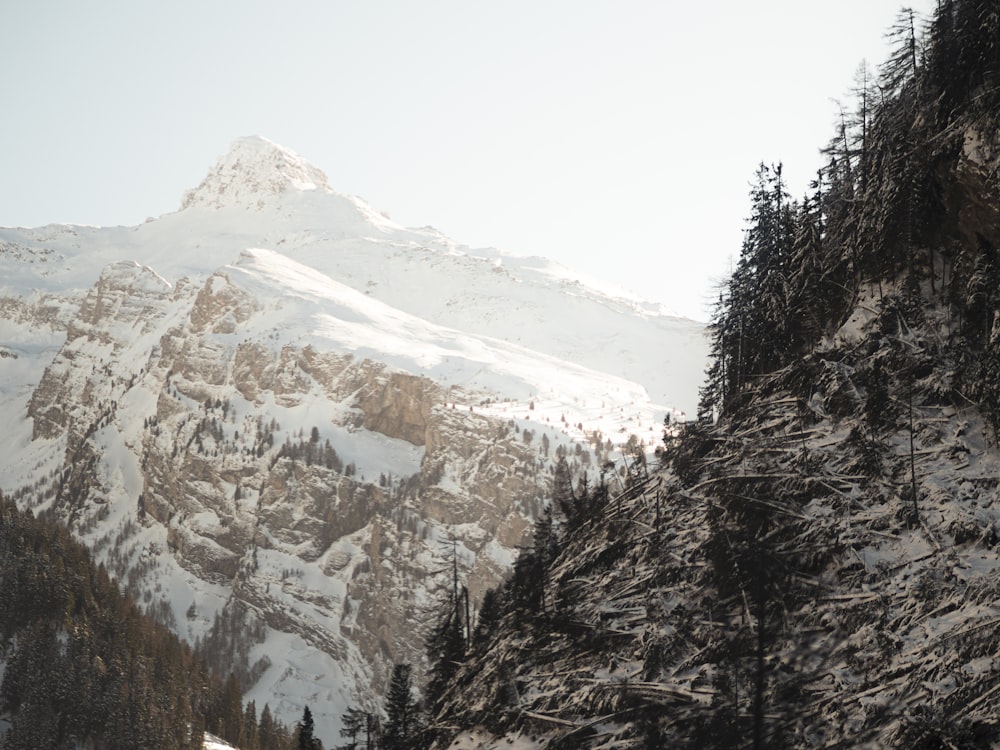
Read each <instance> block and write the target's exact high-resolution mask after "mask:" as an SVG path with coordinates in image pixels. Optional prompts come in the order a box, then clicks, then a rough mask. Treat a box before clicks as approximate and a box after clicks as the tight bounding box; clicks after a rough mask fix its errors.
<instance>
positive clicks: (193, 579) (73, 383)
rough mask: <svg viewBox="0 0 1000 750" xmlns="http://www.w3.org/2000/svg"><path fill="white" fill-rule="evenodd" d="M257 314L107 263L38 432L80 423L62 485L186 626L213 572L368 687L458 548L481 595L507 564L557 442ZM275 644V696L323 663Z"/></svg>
mask: <svg viewBox="0 0 1000 750" xmlns="http://www.w3.org/2000/svg"><path fill="white" fill-rule="evenodd" d="M258 314H262V315H266V314H267V313H266V312H263V313H262V303H261V302H260V301H259V300H256V299H254V297H253V296H252V295H251V294H249V293H248V292H247V291H246V290H244V289H241V288H239V287H237V286H235V285H233V284H232V283H231V280H230V279H229V278H228V277H227V276H226V274H225V273H223V272H220V273H217V274H215V275H213V276H211V277H210V278H209V279H208V280H207V281H206V282H205V283H204V284H203V285H201V286H199V287H195V286H193V285H191V284H179V285H178V286H177V287H176V288H171V287H170V286H169V285H168V284H166V283H165V282H163V281H162V279H159V277H157V276H156V275H155V274H154V273H153V272H152V271H150V270H149V269H145V268H142V267H140V266H138V265H136V264H116V265H113V266H111V267H109V268H108V269H107V270H106V271H105V273H104V274H102V276H101V278H100V280H99V281H98V283H97V284H96V285H95V287H94V288H93V289H92V290H91V291H90V292H89V293H88V294H87V295H86V297H85V299H84V300H83V302H82V304H81V305H80V309H79V313H78V315H77V316H76V317H75V318H74V319H73V320H72V321H71V322H70V324H69V325H68V333H67V340H66V343H65V345H64V346H63V347H62V349H61V351H60V353H59V355H58V356H57V357H56V358H55V360H54V361H53V362H52V363H51V365H50V366H49V367H48V368H47V369H46V371H45V374H44V376H43V377H42V379H41V382H40V383H39V385H38V387H37V388H36V389H35V391H34V393H33V395H32V397H31V399H30V402H29V417H30V418H31V419H32V420H33V422H34V437H35V438H36V439H48V440H53V439H55V438H58V437H60V436H65V437H66V442H65V446H66V447H65V452H64V454H63V459H62V465H63V467H64V468H63V473H62V475H61V476H62V478H61V480H60V481H59V482H57V483H56V484H55V485H54V486H53V492H54V494H55V496H56V500H55V502H56V506H57V507H62V508H66V509H69V510H70V511H71V513H70V517H71V518H72V519H73V523H74V526H75V528H76V530H77V531H78V532H79V533H81V534H82V535H84V537H85V538H89V539H90V540H91V541H92V542H93V543H94V546H95V547H96V549H97V550H98V553H99V554H101V555H104V556H105V557H106V560H107V561H108V562H109V563H110V564H111V565H112V566H113V569H114V572H116V573H117V574H118V575H119V576H120V577H122V578H123V579H124V580H126V581H127V582H128V584H129V585H130V586H131V587H132V588H133V589H134V590H135V591H136V594H137V596H139V597H141V598H142V599H144V600H145V601H146V602H147V603H149V604H150V605H151V606H153V605H155V607H154V609H156V611H158V612H159V613H160V615H161V616H162V617H164V618H165V619H167V620H168V621H171V622H172V624H174V625H175V626H176V627H178V628H179V630H180V631H181V632H182V634H185V635H187V636H188V637H192V638H196V637H201V635H202V632H203V628H204V627H205V619H206V618H209V617H211V613H212V612H214V611H218V607H219V606H220V604H219V603H212V602H211V598H212V597H211V596H209V597H208V600H206V594H205V590H206V589H207V590H209V591H212V592H216V593H215V594H214V596H222V597H223V598H224V599H225V600H226V601H228V604H226V606H229V607H234V606H240V607H242V608H243V609H244V610H245V611H247V612H250V613H252V614H251V615H249V616H250V617H251V618H252V619H253V620H255V621H257V622H260V623H264V624H265V625H266V627H267V629H268V631H267V632H269V633H271V634H273V635H270V636H267V638H271V639H273V638H277V637H288V636H295V637H296V638H299V639H301V640H302V642H304V644H306V645H305V646H303V648H305V649H306V650H307V651H308V650H310V649H311V650H312V651H313V652H315V653H318V654H321V655H322V659H326V660H327V661H326V662H322V661H321V662H319V663H320V664H321V665H322V664H328V663H329V661H330V660H332V662H334V663H336V664H337V665H338V666H339V668H340V669H341V670H342V672H343V684H342V685H340V686H339V687H338V688H337V689H338V690H339V692H340V695H336V694H334V695H332V696H327V699H328V700H330V701H331V705H334V706H336V705H342V704H344V703H345V702H347V701H350V702H352V703H361V704H362V705H370V706H374V704H375V701H376V696H377V695H379V694H380V691H381V689H382V687H383V686H384V683H385V681H386V680H387V678H388V676H389V673H390V672H391V668H392V665H393V663H394V662H398V661H401V660H407V661H412V662H415V663H417V664H420V663H421V662H422V660H423V649H422V636H423V633H424V631H425V629H426V627H427V626H428V625H429V624H430V622H431V620H432V619H433V616H434V611H435V610H434V606H435V605H434V602H435V601H436V597H438V596H440V595H442V594H443V592H444V590H445V589H446V587H447V581H446V580H444V578H445V577H441V576H437V575H436V574H435V572H434V571H435V570H438V569H443V568H445V567H446V563H447V560H448V557H449V555H451V554H458V556H459V562H460V564H461V566H462V569H463V578H464V579H465V580H466V581H467V583H468V586H469V588H470V591H471V593H472V595H473V597H474V598H478V597H479V596H481V594H482V592H483V591H484V590H485V588H486V587H488V586H491V585H495V584H496V583H497V582H498V580H499V579H500V578H501V576H503V575H504V574H505V572H506V570H507V569H508V567H509V564H510V561H511V560H512V559H513V557H514V556H515V555H516V551H515V549H514V547H515V546H516V545H518V544H520V543H521V542H522V541H523V539H524V536H525V533H526V531H527V530H528V529H529V527H530V524H531V520H532V517H533V514H534V513H535V511H536V510H537V508H538V507H539V505H540V502H541V500H542V498H543V497H544V496H545V495H546V494H547V491H548V486H549V482H550V479H549V474H548V473H547V471H546V467H548V466H550V465H551V463H550V462H551V460H552V459H553V458H554V451H555V447H556V445H557V443H556V442H553V445H552V452H551V453H550V451H549V448H548V446H546V447H545V448H544V449H543V447H542V445H541V444H540V443H536V444H534V445H531V444H530V441H527V440H525V439H524V438H522V436H521V435H520V430H519V429H516V428H513V427H512V426H511V423H509V422H508V420H505V419H500V418H498V417H496V416H490V415H489V414H485V413H480V412H477V411H476V407H475V403H476V401H477V400H478V398H479V397H475V398H474V397H473V396H472V395H470V394H465V393H464V392H462V391H461V390H460V389H457V388H453V387H452V388H444V387H442V386H441V385H439V384H438V383H436V382H434V381H433V380H431V379H430V378H428V377H426V376H422V375H419V374H413V373H407V372H402V371H399V370H396V369H393V368H392V367H390V366H388V365H386V364H384V363H381V362H376V361H373V360H371V359H364V358H358V357H355V356H352V355H351V354H347V353H344V352H338V351H323V350H321V349H319V348H318V347H317V346H315V345H313V344H311V343H310V344H304V345H301V346H297V345H295V344H290V343H282V342H280V341H278V342H276V341H268V340H259V339H257V340H251V339H250V338H248V333H249V332H248V330H247V329H246V326H247V325H248V324H249V322H250V321H252V319H254V316H255V315H258ZM286 418H287V419H290V420H292V424H282V422H284V421H285V419H286ZM306 420H308V422H307V421H306ZM553 440H554V441H555V440H556V437H555V435H554V434H553ZM543 451H544V453H543ZM167 592H169V593H167ZM160 599H162V600H163V603H162V604H157V602H158V600H160ZM165 613H170V614H165ZM192 613H193V614H192ZM281 634H284V636H282V635H281ZM252 648H254V647H253V643H252V642H251V643H250V644H248V645H247V646H245V647H244V651H247V650H248V649H251V650H252ZM266 650H267V647H266V644H265V645H263V646H260V647H258V651H259V652H260V653H261V655H262V656H266V659H263V660H262V659H261V657H260V656H257V657H254V656H253V655H248V656H247V659H248V664H246V665H244V668H245V669H246V670H248V672H249V673H250V674H251V675H252V676H253V677H255V678H257V680H258V682H257V685H258V688H257V689H258V690H259V691H260V693H261V694H262V695H267V694H268V693H274V694H280V693H281V692H282V691H283V690H292V688H291V687H289V685H290V684H292V683H295V682H296V681H297V680H298V681H302V680H309V679H311V678H310V676H309V675H308V674H299V673H297V672H295V671H294V670H289V668H288V665H287V664H285V663H283V662H282V657H281V656H280V654H277V655H276V654H274V653H270V654H267V653H265V651H266ZM254 661H256V664H257V669H256V670H254V669H253V666H254V664H253V663H250V662H254ZM268 664H270V667H268ZM259 702H261V703H263V702H264V701H263V700H262V701H259ZM331 710H336V709H331ZM319 711H320V712H321V713H322V711H323V709H322V708H320V709H319ZM289 718H293V717H289ZM335 719H336V717H335V716H334V717H330V716H328V717H327V720H328V721H334V720H335Z"/></svg>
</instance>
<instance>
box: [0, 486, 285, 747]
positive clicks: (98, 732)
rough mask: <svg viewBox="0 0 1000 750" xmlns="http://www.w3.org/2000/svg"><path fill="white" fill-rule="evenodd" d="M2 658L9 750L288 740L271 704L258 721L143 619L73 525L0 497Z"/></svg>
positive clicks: (230, 684)
mask: <svg viewBox="0 0 1000 750" xmlns="http://www.w3.org/2000/svg"><path fill="white" fill-rule="evenodd" d="M0 655H2V657H3V659H4V660H5V661H6V667H5V669H4V672H3V680H2V683H0V713H3V714H6V715H7V716H9V717H10V719H11V722H10V723H11V726H10V729H9V730H8V731H7V733H6V734H5V735H4V736H3V737H2V738H0V747H2V748H4V750H17V749H20V748H25V749H27V748H31V749H32V750H37V749H40V748H60V749H61V748H74V747H80V746H84V747H144V748H164V749H165V750H166V749H168V748H189V747H190V748H199V747H201V744H202V734H203V732H205V731H209V732H211V733H213V734H215V735H217V736H220V737H222V738H224V739H226V740H228V741H230V742H232V743H234V744H236V743H242V744H241V747H243V748H247V750H272V749H273V750H278V748H281V749H282V750H284V749H285V748H286V747H287V744H288V737H289V735H288V732H287V730H285V729H284V727H283V726H281V725H280V724H279V723H278V722H276V721H274V720H273V718H272V717H271V715H270V709H269V708H268V707H267V706H265V707H264V709H263V711H262V713H261V716H260V718H259V719H258V717H257V713H256V707H255V706H254V705H253V704H252V703H251V704H248V705H247V706H246V707H244V706H243V705H242V698H241V696H242V693H243V690H242V687H241V685H240V684H239V682H238V681H237V680H236V678H235V677H230V678H229V679H228V680H223V679H221V678H219V677H218V676H217V675H216V674H214V673H213V672H212V671H211V670H210V669H208V668H207V667H206V666H205V664H204V663H203V662H202V661H201V660H200V658H199V657H198V656H197V655H196V654H195V653H194V652H193V651H192V649H191V648H190V647H188V646H187V644H185V643H183V642H182V641H180V640H179V639H178V638H177V637H176V636H175V635H173V634H172V633H170V632H169V631H167V630H166V629H165V628H163V627H162V626H160V625H157V624H156V623H155V622H154V621H153V620H152V619H151V618H149V617H147V616H146V615H144V614H143V613H142V612H141V611H140V610H139V609H138V607H137V606H136V605H135V603H134V602H133V601H132V600H131V599H130V598H129V597H128V596H127V595H126V594H124V593H122V591H121V590H120V589H119V587H118V585H117V584H116V583H115V582H114V580H112V579H111V577H110V576H109V575H108V573H107V571H106V570H105V568H104V566H103V565H100V566H95V565H94V564H93V562H92V561H91V559H90V555H89V552H88V551H87V549H86V548H85V547H84V546H83V545H82V544H80V543H79V542H77V541H75V540H74V539H73V538H72V536H71V535H70V533H69V531H68V530H67V529H66V528H65V527H64V526H62V525H61V524H58V523H56V522H54V521H52V520H49V519H46V518H37V517H35V516H33V515H32V514H31V513H30V512H23V511H19V510H18V509H17V508H16V506H14V504H13V503H12V502H9V501H8V500H6V499H5V498H3V496H2V495H0ZM251 737H253V738H254V739H253V740H250V738H251Z"/></svg>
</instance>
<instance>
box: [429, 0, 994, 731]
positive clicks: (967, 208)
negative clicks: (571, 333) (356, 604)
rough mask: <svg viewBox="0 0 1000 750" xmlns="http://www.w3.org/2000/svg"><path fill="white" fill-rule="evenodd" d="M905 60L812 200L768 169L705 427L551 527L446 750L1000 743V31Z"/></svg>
mask: <svg viewBox="0 0 1000 750" xmlns="http://www.w3.org/2000/svg"><path fill="white" fill-rule="evenodd" d="M890 38H891V40H892V45H893V51H892V54H891V56H890V58H889V59H888V60H887V61H886V63H885V64H884V65H883V66H882V67H881V68H880V69H879V70H877V71H875V72H872V71H869V70H867V69H866V68H862V69H861V72H860V73H859V75H858V80H857V82H856V90H855V91H854V97H853V99H854V106H853V108H852V109H849V110H845V112H844V113H843V115H842V117H841V118H840V124H839V126H838V128H837V129H836V131H835V134H834V137H833V138H832V139H831V140H830V142H829V143H828V145H827V146H826V148H825V150H824V153H825V154H826V155H827V157H828V162H827V166H826V168H824V169H823V170H822V171H821V172H820V174H818V175H817V179H816V181H815V183H814V184H813V185H812V187H811V188H810V191H809V194H808V195H807V196H806V197H804V198H803V199H801V200H795V199H793V198H792V197H791V196H790V195H789V192H788V187H787V185H786V184H785V183H784V181H783V178H782V170H781V168H780V166H778V165H774V166H765V165H762V166H761V168H760V170H759V172H758V174H757V177H756V181H755V183H754V187H753V190H752V192H751V196H750V199H751V205H752V210H751V214H750V219H749V221H748V225H747V229H746V233H745V239H744V244H743V247H742V252H741V255H740V259H739V262H738V265H737V266H736V269H735V271H734V273H733V275H732V277H731V278H730V279H729V280H728V281H727V282H726V283H725V284H724V285H723V287H722V289H721V290H720V299H719V304H718V308H717V311H716V315H715V318H714V320H713V324H712V331H713V355H714V359H713V364H712V366H711V368H710V371H709V372H708V376H707V380H706V384H705V386H704V388H703V390H702V400H701V408H700V414H699V419H698V420H697V422H695V423H691V424H688V425H686V426H685V427H684V429H683V430H682V431H680V432H679V433H678V432H677V431H676V430H673V429H668V430H666V431H665V432H666V434H665V445H664V449H663V451H662V462H661V464H662V465H661V466H660V467H659V468H658V469H657V470H656V471H653V472H652V473H650V474H646V473H645V470H644V469H643V468H642V466H641V465H639V464H638V463H636V464H635V465H634V466H632V467H631V468H630V471H629V475H628V479H627V482H626V484H625V486H618V485H615V484H612V485H609V486H608V485H604V486H605V489H606V490H610V491H609V492H608V494H607V496H606V497H602V498H601V499H600V500H599V501H598V502H594V501H593V497H594V495H593V493H592V492H591V491H585V490H587V488H585V487H579V486H578V487H577V488H575V491H574V492H573V493H571V496H570V497H563V498H562V501H561V502H560V501H557V502H554V503H553V505H554V514H553V517H552V518H549V519H543V521H542V522H540V523H539V524H538V526H537V528H536V535H535V542H534V544H533V546H532V548H531V549H528V550H525V551H524V552H522V555H521V560H520V561H519V564H518V569H517V572H516V573H515V575H514V577H513V579H512V580H511V581H510V582H508V584H507V585H506V586H505V587H503V588H502V589H500V590H498V591H496V592H494V593H493V594H491V597H490V600H489V603H488V605H487V604H486V603H484V605H483V608H482V614H481V615H480V627H479V628H477V630H476V631H475V632H476V635H475V636H474V637H471V638H469V639H468V640H467V641H466V642H465V643H464V644H463V646H462V649H461V650H459V651H458V656H457V657H454V658H452V661H453V662H460V663H461V666H460V667H458V666H456V667H455V669H454V670H453V671H454V674H453V675H452V676H451V678H450V685H451V689H449V690H448V691H446V693H445V694H444V695H443V696H442V697H438V698H437V699H436V700H435V701H434V702H433V703H432V706H433V708H434V710H433V711H432V716H431V717H430V718H429V722H428V723H429V727H430V734H431V735H432V737H433V739H434V742H435V744H434V746H435V747H438V748H444V747H454V748H472V747H484V748H485V747H488V748H493V747H509V746H511V744H515V745H516V746H517V747H519V748H534V747H550V748H584V747H586V748H631V747H635V748H639V747H644V748H666V747H671V748H672V747H692V748H737V747H741V748H742V747H754V748H763V747H767V748H776V747H803V748H805V747H845V748H847V747H851V748H854V747H872V748H875V747H879V748H881V747H900V748H902V747H905V748H973V747H996V746H997V745H998V743H1000V719H998V716H997V713H996V706H997V702H998V700H1000V575H998V573H1000V547H998V542H1000V491H998V484H1000V480H998V476H1000V474H998V470H1000V450H998V438H1000V399H998V395H1000V325H998V324H1000V317H998V315H997V313H998V311H1000V255H998V248H1000V176H998V172H1000V170H998V167H1000V7H998V6H997V4H996V3H995V2H992V1H986V0H942V2H940V3H939V7H938V9H937V11H936V13H935V14H934V16H933V18H931V19H927V20H926V21H925V20H923V19H920V18H918V17H916V16H915V15H914V14H913V13H912V12H910V11H903V12H902V13H901V14H900V16H899V20H898V23H897V24H896V25H895V26H894V27H893V28H892V29H891V30H890ZM487 613H488V615H487Z"/></svg>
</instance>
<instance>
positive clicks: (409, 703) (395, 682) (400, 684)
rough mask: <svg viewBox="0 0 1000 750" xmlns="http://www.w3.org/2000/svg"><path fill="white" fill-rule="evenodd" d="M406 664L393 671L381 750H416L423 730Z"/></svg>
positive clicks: (419, 744)
mask: <svg viewBox="0 0 1000 750" xmlns="http://www.w3.org/2000/svg"><path fill="white" fill-rule="evenodd" d="M410 673H411V667H410V665H409V664H406V663H402V664H397V665H396V666H394V667H393V669H392V678H391V679H390V680H389V691H388V694H387V695H386V699H385V714H386V722H385V728H384V731H383V734H382V750H419V748H420V747H421V745H422V743H421V742H420V737H421V733H422V730H423V726H422V722H421V716H420V703H419V701H417V699H416V698H415V697H414V696H413V682H412V678H411V674H410Z"/></svg>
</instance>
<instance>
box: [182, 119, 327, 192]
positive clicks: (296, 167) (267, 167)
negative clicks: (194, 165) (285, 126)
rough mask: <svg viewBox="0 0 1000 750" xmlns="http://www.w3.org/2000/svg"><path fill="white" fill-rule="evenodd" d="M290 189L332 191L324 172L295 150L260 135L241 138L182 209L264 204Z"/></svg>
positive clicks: (195, 190)
mask: <svg viewBox="0 0 1000 750" xmlns="http://www.w3.org/2000/svg"><path fill="white" fill-rule="evenodd" d="M287 190H302V191H305V190H322V191H325V192H332V191H331V189H330V185H329V183H328V182H327V179H326V174H324V173H323V170H321V169H319V168H318V167H315V166H313V165H312V164H310V163H309V162H308V161H306V160H305V159H303V158H302V157H301V156H299V155H298V154H297V153H295V152H294V151H292V150H291V149H287V148H285V147H284V146H279V145H278V144H277V143H273V142H272V141H269V140H268V139H267V138H264V137H263V136H259V135H250V136H244V137H243V138H238V139H237V140H236V141H235V142H234V143H233V145H232V146H231V147H230V149H229V151H228V152H227V153H226V154H225V156H223V157H221V158H220V159H219V161H218V162H217V163H216V164H215V166H214V167H213V168H212V170H211V171H210V172H209V173H208V175H207V176H206V177H205V179H204V180H202V182H201V184H200V185H198V187H196V188H195V189H194V190H190V191H188V192H187V193H186V194H185V196H184V200H183V202H182V204H181V210H183V209H186V208H189V207H191V206H204V207H206V208H225V207H226V206H232V205H254V204H258V205H259V204H260V201H261V199H263V198H265V197H267V196H272V195H278V194H280V193H283V192H285V191H287Z"/></svg>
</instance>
